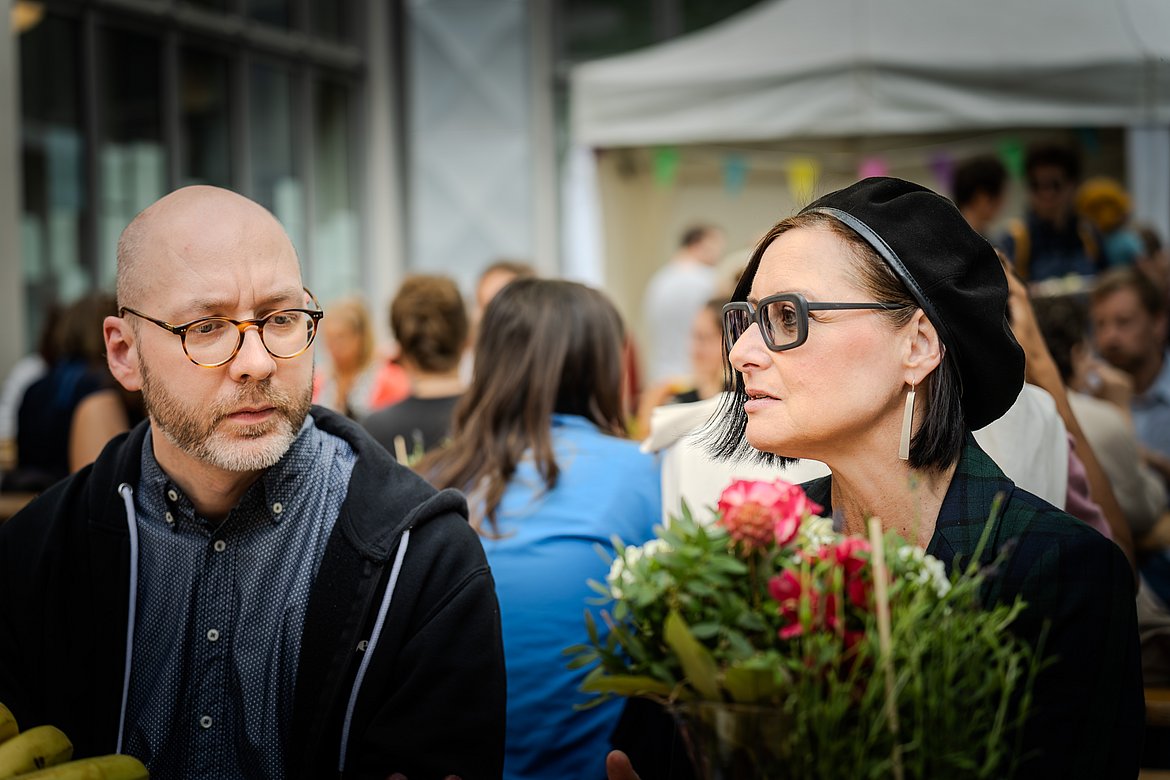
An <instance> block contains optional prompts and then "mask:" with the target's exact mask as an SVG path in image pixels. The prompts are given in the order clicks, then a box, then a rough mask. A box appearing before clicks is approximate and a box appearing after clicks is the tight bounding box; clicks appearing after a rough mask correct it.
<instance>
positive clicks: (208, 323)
mask: <svg viewBox="0 0 1170 780" xmlns="http://www.w3.org/2000/svg"><path fill="white" fill-rule="evenodd" d="M223 329H224V321H223V320H205V321H203V322H199V323H196V324H195V325H192V326H191V329H190V331H189V332H190V333H193V334H195V335H197V336H211V335H214V334H216V333H219V332H220V331H222V330H223Z"/></svg>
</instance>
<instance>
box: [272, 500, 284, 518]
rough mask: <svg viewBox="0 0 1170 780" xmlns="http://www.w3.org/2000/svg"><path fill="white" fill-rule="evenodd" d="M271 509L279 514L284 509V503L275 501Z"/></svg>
mask: <svg viewBox="0 0 1170 780" xmlns="http://www.w3.org/2000/svg"><path fill="white" fill-rule="evenodd" d="M272 511H273V512H275V513H276V514H278V515H279V514H280V513H281V512H283V511H284V504H282V503H280V502H279V501H277V502H276V503H275V504H273V505H272Z"/></svg>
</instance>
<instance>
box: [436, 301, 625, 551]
mask: <svg viewBox="0 0 1170 780" xmlns="http://www.w3.org/2000/svg"><path fill="white" fill-rule="evenodd" d="M623 339H624V331H623V328H622V321H621V316H620V315H619V314H618V311H617V309H615V308H614V306H613V304H612V303H610V302H609V300H608V299H607V298H606V297H605V296H604V295H603V294H602V293H600V292H598V291H597V290H593V289H590V288H588V287H586V286H584V285H581V284H577V283H575V282H566V281H560V280H553V279H516V280H515V281H513V282H511V283H510V284H508V285H507V286H506V287H504V288H503V289H502V290H501V291H500V292H499V294H498V295H496V297H495V298H493V299H492V301H491V303H489V304H488V306H487V309H486V310H485V311H484V316H483V320H482V322H481V323H480V329H479V335H478V337H477V339H476V343H475V370H474V372H473V376H472V380H471V387H470V388H468V390H467V392H466V393H464V394H463V397H462V398H461V399H460V401H459V403H458V405H457V406H456V407H455V411H454V415H453V420H452V435H451V441H450V442H449V443H448V444H447V445H446V446H445V447H443V448H442V449H441V450H438V451H436V452H434V453H432V454H430V455H429V456H427V457H426V458H424V459H423V460H422V461H421V462H420V463H419V465H418V471H419V472H420V473H422V474H423V475H424V476H426V477H427V478H428V479H429V480H430V481H431V483H432V484H434V485H435V486H436V487H439V488H445V487H454V488H458V489H460V490H463V491H465V492H468V493H471V494H473V495H474V498H475V499H476V504H477V506H476V508H474V509H473V517H472V522H473V524H474V525H476V527H477V528H479V529H480V530H481V532H482V531H483V528H482V521H483V520H484V519H485V518H486V520H487V521H488V523H489V525H490V526H491V533H492V534H497V533H498V528H497V526H496V510H497V508H498V507H499V504H500V500H501V498H502V497H503V495H504V491H505V489H506V488H507V486H508V482H509V481H510V480H511V479H512V477H513V475H514V474H515V472H516V466H517V465H518V464H519V463H520V461H521V460H522V459H524V458H525V457H526V456H530V457H531V458H532V460H533V462H534V463H535V465H536V469H537V471H538V472H539V473H540V476H541V478H542V479H543V481H544V485H545V487H546V488H547V489H550V490H551V489H552V488H553V487H555V486H556V484H557V477H558V476H559V474H560V466H559V465H558V464H557V462H556V458H555V457H554V454H553V445H552V415H553V414H554V413H561V414H573V415H579V416H581V417H585V418H586V419H588V420H589V421H590V422H592V423H594V424H595V425H597V426H598V427H599V428H600V429H601V430H602V431H604V432H605V433H609V434H612V435H614V436H624V435H625V424H624V420H623V415H622V343H623ZM479 502H482V509H480V508H479Z"/></svg>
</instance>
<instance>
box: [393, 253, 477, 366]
mask: <svg viewBox="0 0 1170 780" xmlns="http://www.w3.org/2000/svg"><path fill="white" fill-rule="evenodd" d="M390 327H391V328H393V329H394V338H395V339H397V341H398V345H399V346H400V347H401V348H402V354H403V356H404V357H407V358H410V360H411V361H412V362H413V363H414V364H415V365H416V366H418V368H419V370H421V371H425V372H428V373H442V372H445V371H450V370H452V369H454V368H455V367H456V366H458V365H459V360H460V359H461V358H462V356H463V347H464V346H465V345H466V344H467V331H468V328H469V327H470V325H469V324H468V319H467V309H466V307H464V305H463V296H462V295H461V294H460V292H459V287H458V286H456V284H455V282H453V281H452V280H451V279H449V278H447V277H446V276H427V275H423V274H419V275H417V276H409V277H407V278H406V280H405V281H403V282H402V286H401V287H400V288H399V289H398V294H397V295H395V296H394V300H393V301H392V302H391V304H390Z"/></svg>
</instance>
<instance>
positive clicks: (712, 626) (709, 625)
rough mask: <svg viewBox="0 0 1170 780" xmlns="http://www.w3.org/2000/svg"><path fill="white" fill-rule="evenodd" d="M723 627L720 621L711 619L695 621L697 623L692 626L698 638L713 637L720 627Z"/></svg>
mask: <svg viewBox="0 0 1170 780" xmlns="http://www.w3.org/2000/svg"><path fill="white" fill-rule="evenodd" d="M721 628H722V626H721V625H720V624H719V621H717V620H709V621H706V622H703V623H695V625H693V626H691V633H692V634H694V636H695V638H696V639H711V638H712V637H714V636H715V635H716V634H718V633H719V629H721Z"/></svg>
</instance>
